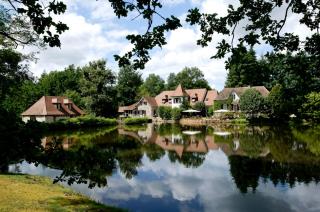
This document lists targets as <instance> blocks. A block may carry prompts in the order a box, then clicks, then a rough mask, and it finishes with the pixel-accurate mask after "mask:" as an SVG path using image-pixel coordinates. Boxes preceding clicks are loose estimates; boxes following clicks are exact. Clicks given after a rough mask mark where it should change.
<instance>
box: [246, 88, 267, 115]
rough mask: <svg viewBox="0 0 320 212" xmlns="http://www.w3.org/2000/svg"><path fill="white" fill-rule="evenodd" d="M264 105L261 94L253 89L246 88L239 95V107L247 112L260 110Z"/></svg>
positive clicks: (254, 112)
mask: <svg viewBox="0 0 320 212" xmlns="http://www.w3.org/2000/svg"><path fill="white" fill-rule="evenodd" d="M264 107H265V100H264V98H263V96H262V95H261V94H260V93H259V92H258V91H257V90H255V89H252V88H251V89H248V90H246V91H245V92H244V93H243V94H242V96H241V97H240V109H241V110H242V111H243V112H245V113H248V114H251V115H253V114H257V113H259V112H262V111H263V110H264Z"/></svg>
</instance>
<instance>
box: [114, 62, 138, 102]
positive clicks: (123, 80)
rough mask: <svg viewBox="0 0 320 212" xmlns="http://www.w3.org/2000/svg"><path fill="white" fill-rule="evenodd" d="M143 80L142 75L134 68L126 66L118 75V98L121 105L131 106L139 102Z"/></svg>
mask: <svg viewBox="0 0 320 212" xmlns="http://www.w3.org/2000/svg"><path fill="white" fill-rule="evenodd" d="M142 83H143V80H142V77H141V74H140V73H139V72H138V71H136V70H134V69H133V67H132V66H125V67H123V68H121V69H120V71H119V74H118V84H117V92H118V94H117V98H118V101H119V105H129V104H133V103H134V102H135V101H137V98H136V97H137V96H138V95H137V94H138V91H139V87H140V86H141V85H142Z"/></svg>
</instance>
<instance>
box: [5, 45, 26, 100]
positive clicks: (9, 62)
mask: <svg viewBox="0 0 320 212" xmlns="http://www.w3.org/2000/svg"><path fill="white" fill-rule="evenodd" d="M23 60H24V58H23V55H22V54H20V53H18V52H17V51H14V50H12V49H0V102H1V101H3V99H4V98H5V96H6V95H8V94H9V92H10V90H11V89H13V87H16V86H19V85H20V84H21V83H22V82H23V81H24V80H25V79H28V78H29V74H28V71H29V70H28V66H27V65H23V64H22V62H23Z"/></svg>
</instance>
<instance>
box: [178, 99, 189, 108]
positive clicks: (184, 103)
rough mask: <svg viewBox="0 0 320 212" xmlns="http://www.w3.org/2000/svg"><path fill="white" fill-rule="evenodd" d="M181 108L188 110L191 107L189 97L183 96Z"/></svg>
mask: <svg viewBox="0 0 320 212" xmlns="http://www.w3.org/2000/svg"><path fill="white" fill-rule="evenodd" d="M180 108H181V109H182V110H188V109H189V108H190V102H189V101H188V99H187V98H183V100H182V102H181V105H180Z"/></svg>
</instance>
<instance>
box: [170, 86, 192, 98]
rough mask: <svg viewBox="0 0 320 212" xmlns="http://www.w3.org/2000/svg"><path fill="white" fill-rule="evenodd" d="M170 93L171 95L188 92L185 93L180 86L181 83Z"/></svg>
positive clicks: (181, 94)
mask: <svg viewBox="0 0 320 212" xmlns="http://www.w3.org/2000/svg"><path fill="white" fill-rule="evenodd" d="M171 95H172V96H188V94H187V93H186V91H185V90H184V89H183V88H182V85H181V84H179V85H178V87H177V88H176V90H174V91H173V93H172V94H171Z"/></svg>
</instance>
